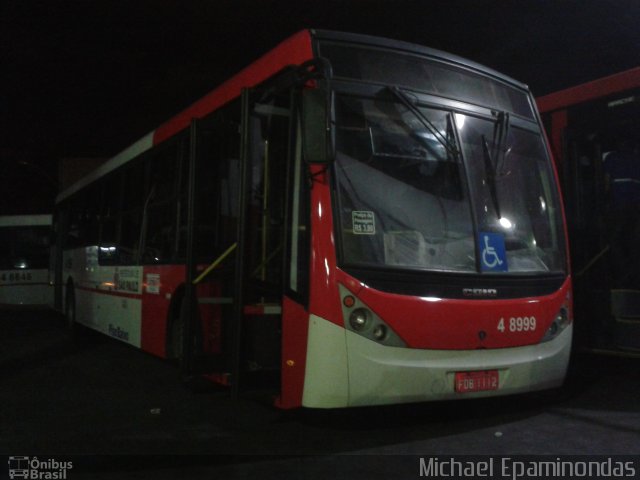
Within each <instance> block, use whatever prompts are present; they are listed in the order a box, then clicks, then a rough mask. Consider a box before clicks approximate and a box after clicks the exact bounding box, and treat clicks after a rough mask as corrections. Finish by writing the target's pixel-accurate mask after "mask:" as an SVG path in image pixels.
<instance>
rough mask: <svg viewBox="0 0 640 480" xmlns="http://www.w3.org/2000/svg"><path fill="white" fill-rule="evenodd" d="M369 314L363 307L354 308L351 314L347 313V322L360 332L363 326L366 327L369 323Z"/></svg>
mask: <svg viewBox="0 0 640 480" xmlns="http://www.w3.org/2000/svg"><path fill="white" fill-rule="evenodd" d="M369 317H370V314H369V312H368V311H367V310H365V309H364V308H356V309H355V310H354V311H353V312H351V315H349V323H350V324H351V327H352V328H353V329H354V330H355V331H357V332H361V331H362V330H364V329H365V328H367V324H368V323H369Z"/></svg>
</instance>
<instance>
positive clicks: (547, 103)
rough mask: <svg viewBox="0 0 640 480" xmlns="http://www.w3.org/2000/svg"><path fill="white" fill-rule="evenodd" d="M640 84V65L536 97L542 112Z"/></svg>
mask: <svg viewBox="0 0 640 480" xmlns="http://www.w3.org/2000/svg"><path fill="white" fill-rule="evenodd" d="M639 86H640V67H636V68H632V69H631V70H627V71H625V72H620V73H616V74H613V75H609V76H608V77H604V78H599V79H597V80H593V81H591V82H587V83H583V84H582V85H577V86H575V87H571V88H567V89H565V90H560V91H558V92H554V93H550V94H549V95H544V96H542V97H539V98H537V99H536V102H537V103H538V109H539V110H540V113H546V112H551V111H554V110H561V109H563V108H566V107H569V106H571V105H577V104H579V103H584V102H588V101H589V100H594V99H597V98H603V97H606V96H608V95H613V94H615V93H619V92H624V91H625V90H629V89H631V88H637V87H639Z"/></svg>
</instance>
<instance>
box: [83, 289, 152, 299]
mask: <svg viewBox="0 0 640 480" xmlns="http://www.w3.org/2000/svg"><path fill="white" fill-rule="evenodd" d="M76 289H78V290H82V291H84V292H92V293H101V294H104V295H111V296H112V297H123V298H135V299H137V300H141V299H142V293H129V292H120V291H117V290H101V289H99V288H89V287H81V286H76Z"/></svg>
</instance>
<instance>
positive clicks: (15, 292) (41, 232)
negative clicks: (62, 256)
mask: <svg viewBox="0 0 640 480" xmlns="http://www.w3.org/2000/svg"><path fill="white" fill-rule="evenodd" d="M50 238H51V215H9V216H0V305H2V306H8V305H24V306H38V307H41V306H49V307H50V306H51V304H52V301H53V288H52V287H51V285H50V284H49V239H50Z"/></svg>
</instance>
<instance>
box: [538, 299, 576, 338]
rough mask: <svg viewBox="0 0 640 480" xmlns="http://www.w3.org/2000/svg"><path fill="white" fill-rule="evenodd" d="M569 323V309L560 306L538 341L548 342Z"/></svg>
mask: <svg viewBox="0 0 640 480" xmlns="http://www.w3.org/2000/svg"><path fill="white" fill-rule="evenodd" d="M567 325H569V309H568V308H567V307H566V306H562V307H561V308H560V310H559V311H558V314H557V315H556V318H554V320H553V322H552V323H551V325H549V328H548V329H547V331H546V332H545V334H544V337H542V340H540V342H541V343H542V342H548V341H549V340H553V339H554V338H556V337H557V336H558V335H559V334H560V332H562V330H564V329H565V328H566V326H567Z"/></svg>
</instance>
